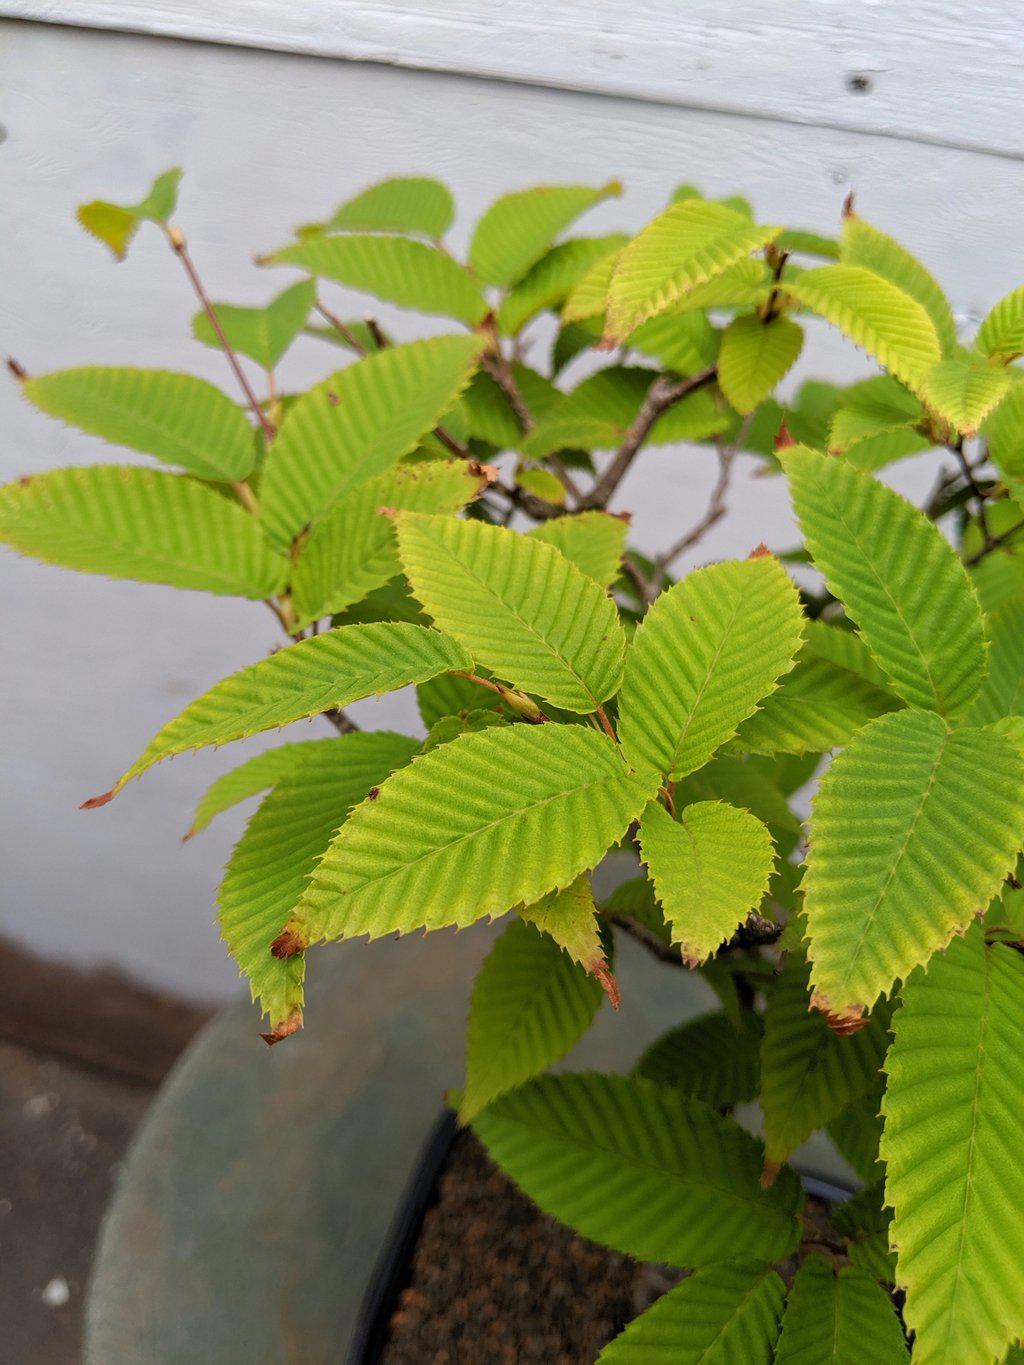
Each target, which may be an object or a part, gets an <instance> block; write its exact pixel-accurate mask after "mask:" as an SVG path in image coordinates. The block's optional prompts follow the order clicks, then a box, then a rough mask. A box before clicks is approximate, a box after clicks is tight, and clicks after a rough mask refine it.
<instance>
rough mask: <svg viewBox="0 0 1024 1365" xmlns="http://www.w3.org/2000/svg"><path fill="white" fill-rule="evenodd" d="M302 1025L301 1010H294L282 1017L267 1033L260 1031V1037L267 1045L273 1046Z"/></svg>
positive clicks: (295, 1031)
mask: <svg viewBox="0 0 1024 1365" xmlns="http://www.w3.org/2000/svg"><path fill="white" fill-rule="evenodd" d="M301 1027H302V1011H301V1010H296V1011H295V1013H294V1014H291V1015H289V1016H288V1018H287V1019H282V1020H281V1022H280V1023H279V1024H275V1025H274V1027H273V1028H272V1029H271V1030H270V1032H269V1033H261V1034H260V1037H261V1038H262V1039H263V1041H264V1042H265V1043H266V1045H267V1047H273V1046H274V1044H275V1043H280V1042H282V1041H283V1040H284V1039H285V1038H290V1037H291V1036H292V1034H293V1033H298V1031H299V1029H300V1028H301Z"/></svg>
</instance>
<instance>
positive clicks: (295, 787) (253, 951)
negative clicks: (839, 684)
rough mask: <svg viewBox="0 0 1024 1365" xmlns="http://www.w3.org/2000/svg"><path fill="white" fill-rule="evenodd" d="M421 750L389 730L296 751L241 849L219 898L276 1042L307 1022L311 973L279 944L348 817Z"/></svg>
mask: <svg viewBox="0 0 1024 1365" xmlns="http://www.w3.org/2000/svg"><path fill="white" fill-rule="evenodd" d="M417 747H418V746H417V743H416V740H414V739H408V738H407V737H406V736H405V735H395V734H389V733H388V732H387V731H386V730H378V731H375V732H374V733H372V734H350V735H342V736H340V737H336V738H334V739H327V740H323V741H322V742H319V743H318V742H313V743H310V744H302V745H300V744H295V745H287V746H286V749H289V750H292V751H296V750H300V751H302V754H301V759H300V761H299V762H294V763H293V764H292V766H291V768H290V770H289V771H288V772H287V773H283V774H280V775H279V780H278V782H277V785H276V786H275V788H274V790H273V791H272V792H271V793H270V795H269V796H268V797H267V798H266V799H265V800H264V801H263V803H262V805H261V806H260V808H259V810H258V811H257V812H256V814H255V815H254V816H253V818H252V819H251V820H250V822H249V825H248V827H247V829H246V831H245V833H244V834H243V835H242V837H241V839H240V840H239V842H238V843H237V844H236V845H235V848H234V851H233V853H232V854H231V858H230V861H229V862H228V865H227V868H226V869H225V872H224V879H223V881H222V882H221V884H220V890H219V892H218V894H217V904H218V913H219V916H220V926H221V934H222V936H223V938H224V942H225V943H226V944H227V946H228V950H229V952H230V953H231V955H232V956H233V957H234V958H235V960H236V962H237V963H238V965H239V968H240V969H241V971H242V972H244V973H245V975H246V976H247V977H248V978H249V986H250V989H251V991H252V998H253V999H254V1000H258V1001H259V1003H260V1007H261V1011H262V1013H264V1014H266V1015H269V1016H270V1026H271V1030H272V1032H271V1033H270V1034H269V1035H267V1038H268V1041H277V1039H278V1038H280V1037H284V1036H285V1035H286V1034H288V1033H292V1032H294V1031H295V1029H296V1028H298V1027H300V1026H301V1023H302V981H303V976H304V964H303V960H302V958H301V957H298V958H290V959H282V958H276V957H273V956H272V955H271V952H270V945H271V943H272V942H273V940H274V939H275V937H276V936H277V935H278V934H279V933H280V932H281V927H282V925H283V924H284V922H285V920H286V919H287V917H288V912H289V910H290V909H291V908H292V906H293V905H294V904H295V901H296V898H297V897H298V896H299V894H300V893H301V891H302V888H303V886H304V885H305V883H306V878H307V877H308V876H309V874H310V872H312V870H313V868H314V867H315V866H316V862H317V859H318V858H319V857H320V855H321V854H322V853H323V851H324V849H325V848H326V847H327V845H328V843H329V842H330V839H331V836H332V834H334V832H335V830H336V829H337V828H338V826H339V825H341V823H342V822H343V821H344V819H345V817H346V816H347V815H348V812H349V811H350V810H351V808H352V807H353V806H354V805H356V803H357V802H359V801H362V799H363V798H364V797H365V795H366V793H367V792H368V791H369V790H370V789H371V788H372V787H374V786H377V785H379V784H380V783H382V782H383V781H384V780H385V779H386V778H387V776H388V775H389V773H391V772H392V771H393V770H394V769H395V768H399V767H401V766H402V765H403V764H405V763H408V761H409V759H410V758H411V757H412V756H413V754H414V753H415V752H416V749H417ZM275 752H277V753H284V752H285V750H284V749H279V750H276V751H275ZM260 757H261V758H265V757H268V755H264V754H261V755H260Z"/></svg>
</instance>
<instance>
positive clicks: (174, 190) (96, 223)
mask: <svg viewBox="0 0 1024 1365" xmlns="http://www.w3.org/2000/svg"><path fill="white" fill-rule="evenodd" d="M181 174H182V173H181V171H180V170H179V168H178V167H177V166H175V167H173V168H172V169H171V170H169V171H164V173H163V175H158V176H157V178H156V179H155V180H154V181H153V184H152V186H151V187H150V190H149V193H148V194H147V195H146V197H145V198H144V199H141V200H140V201H139V202H138V203H137V204H111V203H108V202H107V200H105V199H94V200H93V201H92V202H91V203H89V204H82V205H81V206H80V207H79V209H78V211H77V213H76V214H75V216H76V218H77V219H78V221H79V222H80V223H81V225H82V227H84V228H85V230H86V232H89V233H91V234H92V235H93V237H96V238H98V239H99V241H101V242H102V243H103V244H104V246H108V247H109V248H110V250H111V251H112V252H113V253H114V259H115V260H118V261H121V260H124V257H125V255H126V254H127V251H128V246H129V243H130V242H131V240H132V238H133V237H134V236H135V233H136V231H137V230H138V226H139V224H140V223H141V222H144V221H149V222H151V223H166V222H167V220H168V218H170V216H171V214H172V213H173V212H174V209H175V205H176V204H177V202H178V184H179V182H180V180H181Z"/></svg>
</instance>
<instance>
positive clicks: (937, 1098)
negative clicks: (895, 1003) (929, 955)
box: [882, 925, 1024, 1365]
mask: <svg viewBox="0 0 1024 1365" xmlns="http://www.w3.org/2000/svg"><path fill="white" fill-rule="evenodd" d="M894 1027H895V1034H896V1041H895V1043H894V1044H893V1046H892V1048H891V1049H890V1052H889V1056H888V1059H887V1061H886V1070H887V1072H888V1075H889V1082H888V1086H887V1089H886V1096H885V1100H884V1101H883V1109H884V1113H885V1133H884V1136H883V1138H882V1156H883V1157H884V1159H885V1162H886V1168H887V1177H886V1190H885V1197H886V1202H887V1203H889V1204H891V1205H892V1207H893V1209H894V1210H895V1217H894V1219H893V1224H892V1230H891V1237H892V1242H893V1245H894V1246H895V1247H896V1252H897V1282H898V1283H899V1285H900V1286H901V1287H903V1288H904V1289H905V1290H906V1293H907V1301H906V1307H905V1309H904V1316H905V1318H906V1322H907V1326H908V1327H909V1328H910V1329H911V1330H912V1331H914V1332H915V1333H916V1337H917V1341H916V1345H915V1348H914V1354H915V1357H919V1358H920V1359H921V1360H927V1361H933V1362H936V1363H938V1362H943V1365H954V1362H956V1365H961V1362H964V1361H968V1360H970V1361H973V1360H979V1361H981V1360H986V1361H989V1360H998V1359H999V1358H1000V1357H1001V1355H1002V1353H1003V1351H1004V1350H1005V1348H1006V1347H1007V1346H1008V1345H1009V1344H1010V1343H1011V1341H1014V1340H1016V1339H1018V1338H1020V1337H1021V1336H1024V1225H1022V1223H1021V1219H1020V1209H1021V1207H1022V1203H1024V1156H1022V1153H1024V1130H1022V1124H1021V1107H1020V1095H1021V1091H1022V1088H1024V958H1022V957H1021V955H1020V954H1019V953H1018V952H1016V950H1015V949H1013V948H1010V947H1008V946H1006V945H1005V944H999V943H997V944H993V945H992V946H991V947H986V945H985V940H984V933H983V930H982V928H981V926H980V925H976V926H974V927H973V928H972V929H971V930H970V932H969V933H968V934H967V936H966V938H964V940H963V941H962V942H961V941H954V942H953V943H952V944H950V946H949V948H948V950H947V951H946V953H945V954H944V955H943V956H940V957H936V958H935V959H934V961H933V962H932V963H931V964H930V966H929V969H928V972H927V974H925V973H924V972H918V973H916V974H915V976H914V977H913V978H912V979H911V980H910V981H908V982H907V984H906V986H905V987H904V990H903V1006H902V1008H901V1009H900V1010H899V1011H898V1012H897V1014H896V1017H895V1020H894Z"/></svg>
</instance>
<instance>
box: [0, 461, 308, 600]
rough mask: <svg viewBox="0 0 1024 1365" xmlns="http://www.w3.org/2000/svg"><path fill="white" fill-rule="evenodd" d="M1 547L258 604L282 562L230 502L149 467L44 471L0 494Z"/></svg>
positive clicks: (281, 573) (277, 578) (277, 586)
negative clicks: (246, 599)
mask: <svg viewBox="0 0 1024 1365" xmlns="http://www.w3.org/2000/svg"><path fill="white" fill-rule="evenodd" d="M0 541H3V542H5V543H6V544H8V545H13V546H14V548H15V549H16V550H20V551H21V553H22V554H26V555H32V556H33V557H34V558H35V559H42V560H45V561H46V563H48V564H61V565H63V566H64V567H65V568H68V569H79V570H81V571H83V572H85V573H101V574H107V575H109V576H110V577H111V578H134V579H136V580H137V581H138V582H141V583H166V584H168V585H169V586H170V587H173V588H194V589H196V590H197V591H199V592H212V593H217V594H220V595H223V596H230V597H249V598H253V599H255V600H259V599H262V598H266V597H272V596H273V595H274V594H275V593H277V592H280V590H281V588H282V587H283V586H284V583H285V580H286V579H287V576H288V563H287V561H286V560H285V559H283V558H282V557H281V556H280V555H278V554H276V553H275V552H274V551H273V550H272V549H271V548H270V546H269V545H268V544H267V542H266V540H265V539H264V537H263V535H262V533H261V531H260V528H259V526H258V525H257V523H256V522H255V521H254V520H253V519H252V517H250V516H249V515H247V513H245V512H244V511H243V510H242V508H241V507H239V505H238V504H237V503H235V502H232V501H231V499H230V498H226V497H222V496H221V494H220V493H216V492H214V491H213V490H212V489H209V488H204V487H203V485H202V484H200V483H197V482H196V481H195V480H194V479H188V478H183V477H182V476H181V475H179V474H163V473H159V472H158V471H157V470H155V469H136V468H132V467H128V466H121V465H88V466H86V467H83V468H76V469H52V470H50V471H48V472H47V473H45V474H34V475H31V476H30V477H28V478H25V479H20V480H19V481H18V482H17V483H9V484H7V485H6V486H5V487H4V488H0Z"/></svg>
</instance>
